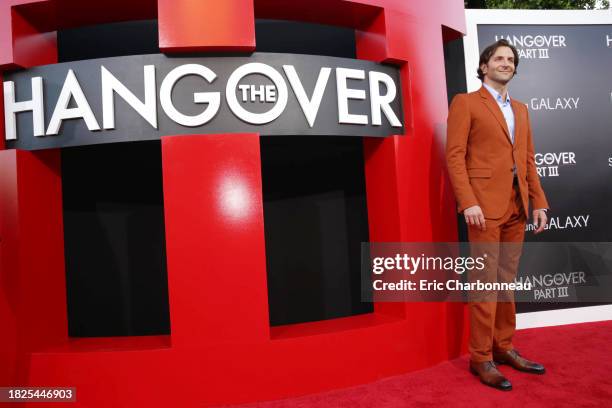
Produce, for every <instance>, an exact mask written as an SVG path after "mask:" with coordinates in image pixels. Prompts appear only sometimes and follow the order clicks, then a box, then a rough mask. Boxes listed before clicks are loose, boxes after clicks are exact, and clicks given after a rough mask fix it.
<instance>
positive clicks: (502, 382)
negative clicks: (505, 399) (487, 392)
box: [470, 361, 512, 391]
mask: <svg viewBox="0 0 612 408" xmlns="http://www.w3.org/2000/svg"><path fill="white" fill-rule="evenodd" d="M470 372H471V373H472V374H474V375H476V376H478V377H479V378H480V382H481V383H483V384H485V385H488V386H489V387H493V388H497V389H498V390H502V391H510V390H511V389H512V384H511V383H510V381H508V380H507V379H506V377H504V375H503V374H502V373H500V372H499V370H498V369H497V367H495V363H493V362H492V361H485V362H483V363H475V362H473V361H470Z"/></svg>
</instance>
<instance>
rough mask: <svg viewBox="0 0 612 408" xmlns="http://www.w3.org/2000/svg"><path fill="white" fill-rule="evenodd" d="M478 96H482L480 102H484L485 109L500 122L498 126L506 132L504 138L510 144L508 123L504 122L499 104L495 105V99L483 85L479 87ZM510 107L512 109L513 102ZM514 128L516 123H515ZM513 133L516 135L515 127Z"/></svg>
mask: <svg viewBox="0 0 612 408" xmlns="http://www.w3.org/2000/svg"><path fill="white" fill-rule="evenodd" d="M480 96H481V97H482V103H484V104H485V106H486V107H487V109H488V110H489V111H490V112H491V113H492V114H493V116H494V117H495V119H496V120H497V122H498V123H499V124H500V126H501V127H502V129H503V130H504V133H506V140H507V141H508V143H510V144H512V139H510V131H509V130H508V125H507V124H506V119H505V118H504V114H503V113H502V111H501V109H500V108H499V105H497V102H496V101H495V99H493V95H491V93H490V92H489V91H487V90H486V89H485V87H484V86H483V87H481V88H480ZM512 109H513V110H514V104H513V105H512ZM515 112H516V110H515ZM514 118H515V121H516V114H515V115H514ZM515 128H516V125H515ZM515 135H516V129H515Z"/></svg>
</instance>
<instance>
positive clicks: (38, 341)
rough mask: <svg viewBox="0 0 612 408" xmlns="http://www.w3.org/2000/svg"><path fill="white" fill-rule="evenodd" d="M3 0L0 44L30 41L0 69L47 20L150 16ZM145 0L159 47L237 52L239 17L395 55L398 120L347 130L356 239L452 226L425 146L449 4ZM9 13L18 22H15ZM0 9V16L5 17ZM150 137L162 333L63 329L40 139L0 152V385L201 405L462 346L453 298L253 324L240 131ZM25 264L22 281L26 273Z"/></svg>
mask: <svg viewBox="0 0 612 408" xmlns="http://www.w3.org/2000/svg"><path fill="white" fill-rule="evenodd" d="M9 3H10V2H5V3H3V4H2V5H0V22H1V23H2V24H1V25H0V45H2V46H3V47H4V45H7V44H10V45H11V47H12V44H14V42H13V41H14V40H15V38H13V37H14V36H16V37H17V38H18V37H19V36H22V38H23V35H22V34H20V33H23V32H29V35H30V36H31V41H32V42H31V43H29V44H34V45H33V46H31V47H29V46H28V45H27V44H28V43H20V44H21V45H19V49H18V50H17V51H14V49H13V48H11V51H10V52H7V53H2V54H0V56H1V59H0V64H2V67H3V68H4V69H6V67H9V66H11V67H14V66H19V65H22V64H25V65H23V66H30V65H39V64H44V63H47V60H48V55H49V54H54V53H55V46H54V45H52V44H51V43H48V42H47V43H46V42H45V41H43V39H45V38H48V36H53V33H51V34H45V33H46V32H48V31H49V32H52V31H53V30H55V29H58V28H64V27H71V26H78V25H86V24H92V23H94V22H109V21H119V20H122V19H137V18H152V17H151V16H152V15H155V13H156V11H155V7H154V5H152V2H151V1H150V0H135V1H131V2H118V1H115V0H112V1H109V2H106V3H103V2H100V3H99V4H98V3H96V4H89V2H88V3H87V6H85V5H84V4H85V3H83V2H81V3H78V2H75V1H73V0H70V1H62V0H46V1H36V0H22V1H20V3H27V4H24V5H19V6H16V7H13V8H12V9H11V8H10V7H7V5H8V4H9ZM10 4H15V2H13V3H10ZM102 4H103V5H104V6H102ZM158 7H159V8H158V10H157V14H158V17H159V21H160V25H159V30H160V33H159V38H160V47H162V48H163V49H164V50H166V51H168V52H170V51H181V52H182V51H199V52H200V51H219V50H222V51H236V50H250V49H252V47H253V45H254V44H255V38H254V29H253V27H254V21H253V17H254V15H255V16H256V17H258V18H283V19H292V20H303V21H311V22H320V23H326V24H337V25H343V26H348V27H353V28H355V29H356V30H357V34H356V39H357V54H358V57H359V58H361V59H368V60H373V61H379V62H387V63H393V64H397V65H398V66H400V67H401V77H402V95H403V100H404V121H405V123H406V127H405V128H406V134H405V135H402V136H400V135H398V136H393V137H389V138H386V139H384V140H381V139H368V138H366V139H365V140H364V144H365V156H366V161H365V163H366V169H365V171H366V186H367V200H368V217H369V225H370V240H371V241H453V240H455V239H456V218H455V210H454V208H455V205H454V200H453V197H452V194H451V191H450V184H449V182H448V179H447V177H446V172H445V170H444V160H443V154H442V150H443V146H444V134H445V129H444V123H445V118H446V114H447V102H446V101H447V98H446V88H445V75H444V61H443V52H442V41H443V28H442V26H445V27H446V28H444V38H446V39H448V38H453V37H454V36H456V35H458V34H457V32H461V31H464V17H463V3H462V2H460V1H458V0H453V1H446V0H437V1H431V2H406V1H402V0H361V1H357V0H356V1H347V0H329V1H323V0H315V1H306V0H299V1H298V0H295V1H281V0H274V1H272V0H257V1H255V2H254V3H253V2H252V1H236V0H233V1H228V2H219V1H212V0H209V1H196V0H192V1H187V0H181V1H169V0H158ZM15 10H16V11H17V12H18V13H19V16H20V17H21V18H22V19H23V20H24V21H17V22H16V23H15V19H13V15H12V13H13V11H15ZM7 22H10V23H11V27H13V26H15V27H17V30H16V31H15V29H14V28H11V30H12V31H7V30H6V26H5V24H6V23H7ZM22 23H23V25H20V24H22ZM20 27H21V28H20ZM28 29H29V30H30V31H28ZM2 30H4V31H2ZM7 33H8V34H7ZM3 49H4V48H3ZM20 55H21V56H20ZM162 149H163V151H162V157H163V176H164V200H165V221H166V234H167V236H166V246H167V264H168V284H169V285H168V287H169V302H170V321H171V329H172V333H171V335H170V336H152V337H127V338H102V339H68V338H67V337H66V331H67V330H66V313H65V292H64V291H63V290H64V289H63V287H64V286H63V285H64V277H63V274H64V265H63V239H62V238H63V235H62V232H61V223H62V214H61V180H60V177H59V158H58V154H57V153H58V152H57V151H51V152H41V153H36V154H32V153H27V152H14V151H3V152H0V153H1V154H0V170H1V171H0V227H1V228H2V229H1V230H0V237H1V238H2V241H0V251H1V252H0V256H1V258H0V261H1V265H2V270H1V271H0V278H1V280H0V285H1V286H0V318H2V323H3V324H5V323H6V325H5V326H3V327H7V328H8V329H7V330H6V331H5V332H3V333H2V334H0V347H1V350H0V352H1V353H2V354H1V356H2V359H3V360H2V362H3V363H4V362H5V361H6V365H3V368H2V369H1V370H0V381H2V382H3V384H0V385H9V384H11V385H14V384H24V385H25V384H31V385H47V386H49V385H55V386H59V385H63V386H68V385H69V386H76V387H77V395H78V397H77V398H78V402H77V405H78V406H87V407H98V406H99V407H107V406H113V407H123V406H125V407H134V406H181V407H186V406H203V405H213V404H228V403H238V402H247V401H255V400H260V399H274V398H282V397H287V396H294V395H299V394H304V393H309V392H316V391H321V390H328V389H334V388H338V387H345V386H350V385H354V384H359V383H364V382H368V381H372V380H375V379H378V378H381V377H385V376H389V375H393V374H399V373H403V372H407V371H410V370H415V369H418V368H422V367H426V366H428V365H431V364H434V363H436V362H439V361H443V360H447V359H449V358H452V357H456V356H457V355H458V354H459V353H460V352H461V351H462V350H464V348H465V339H466V338H465V336H466V329H465V327H464V324H465V322H466V320H465V310H464V308H463V306H462V305H460V304H414V303H407V304H403V303H389V304H375V305H374V310H375V312H374V313H371V314H367V315H361V316H354V317H349V318H342V319H332V320H328V321H323V322H312V323H304V324H298V325H288V326H281V327H274V328H270V327H269V323H268V303H267V289H266V273H265V248H264V244H265V242H264V233H263V225H264V223H263V210H262V206H263V203H262V193H261V164H260V155H259V137H258V135H256V134H240V135H215V136H210V135H201V136H179V137H177V136H174V137H167V138H164V139H163V141H162ZM31 279H35V280H36V279H38V280H39V283H37V284H36V285H34V286H33V287H32V286H30V285H26V284H25V282H30V280H31ZM42 284H44V285H42ZM43 288H44V289H45V290H43ZM29 322H34V323H35V324H34V325H29ZM5 367H8V368H5ZM26 406H27V405H26Z"/></svg>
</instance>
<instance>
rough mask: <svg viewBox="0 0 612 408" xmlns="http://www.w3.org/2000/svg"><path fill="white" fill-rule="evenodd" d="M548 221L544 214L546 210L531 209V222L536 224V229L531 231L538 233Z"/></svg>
mask: <svg viewBox="0 0 612 408" xmlns="http://www.w3.org/2000/svg"><path fill="white" fill-rule="evenodd" d="M547 222H548V217H547V216H546V211H544V210H533V223H534V224H535V226H536V228H537V229H536V230H535V231H534V232H533V233H534V234H539V233H540V232H542V231H544V227H545V226H546V223H547Z"/></svg>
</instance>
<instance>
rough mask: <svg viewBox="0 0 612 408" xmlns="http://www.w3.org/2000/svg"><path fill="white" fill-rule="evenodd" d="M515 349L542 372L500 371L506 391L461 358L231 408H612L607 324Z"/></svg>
mask: <svg viewBox="0 0 612 408" xmlns="http://www.w3.org/2000/svg"><path fill="white" fill-rule="evenodd" d="M515 347H516V348H517V350H519V351H520V352H521V353H522V354H523V355H524V356H525V357H527V358H532V359H534V360H537V361H539V362H541V363H542V364H544V366H545V367H546V370H547V373H546V374H545V375H542V376H538V375H532V374H525V373H520V372H517V371H514V370H513V369H511V368H510V367H507V366H501V367H500V370H501V371H502V372H503V373H504V375H506V377H508V379H509V380H510V381H511V382H512V385H513V388H514V389H513V390H512V391H509V392H502V391H497V390H495V389H491V388H489V387H486V386H484V385H481V384H480V383H479V382H478V380H477V379H476V377H474V376H472V375H471V374H470V373H469V372H468V370H467V366H468V357H467V356H463V357H461V358H459V359H456V360H453V361H449V362H445V363H441V364H438V365H437V366H434V367H431V368H428V369H425V370H421V371H416V372H412V373H409V374H404V375H400V376H396V377H390V378H386V379H384V380H381V381H377V382H374V383H370V384H366V385H361V386H357V387H352V388H346V389H342V390H337V391H332V392H326V393H321V394H315V395H307V396H303V397H298V398H291V399H286V400H280V401H269V402H260V403H255V404H246V405H239V406H233V407H234V408H236V407H240V408H249V407H259V408H264V407H265V408H278V407H300V408H301V407H308V408H310V407H325V408H330V407H332V408H333V407H338V408H340V407H342V408H358V407H376V408H391V407H470V408H473V407H487V408H502V407H513V408H528V407H598V408H599V407H612V321H606V322H597V323H583V324H575V325H568V326H557V327H546V328H539V329H527V330H521V331H519V332H518V333H517V335H516V337H515ZM321 369H322V370H324V369H325V367H321Z"/></svg>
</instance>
